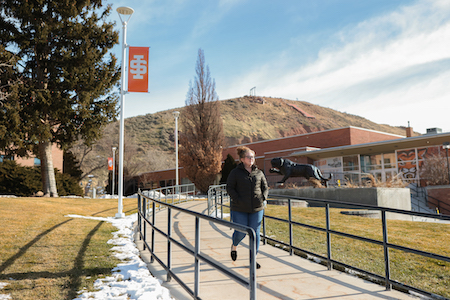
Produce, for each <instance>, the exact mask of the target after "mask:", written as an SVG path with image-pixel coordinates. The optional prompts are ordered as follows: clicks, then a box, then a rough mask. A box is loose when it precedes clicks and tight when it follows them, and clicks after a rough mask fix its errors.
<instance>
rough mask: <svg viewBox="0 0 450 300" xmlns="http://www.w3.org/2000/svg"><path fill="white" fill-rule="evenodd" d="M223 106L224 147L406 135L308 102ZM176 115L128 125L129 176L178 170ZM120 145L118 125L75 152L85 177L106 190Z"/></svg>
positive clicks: (246, 101)
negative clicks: (358, 131)
mask: <svg viewBox="0 0 450 300" xmlns="http://www.w3.org/2000/svg"><path fill="white" fill-rule="evenodd" d="M220 104H221V113H222V119H223V125H224V133H225V145H224V147H226V146H231V145H236V144H241V143H249V142H255V141H259V140H266V139H274V138H279V137H285V136H290V135H296V134H302V133H308V132H315V131H321V130H326V129H332V128H341V127H348V126H355V127H362V128H367V129H372V130H378V131H383V132H388V133H394V134H398V135H405V128H404V127H392V126H389V125H381V124H377V123H374V122H371V121H369V120H367V119H365V118H362V117H359V116H355V115H350V114H347V113H342V112H339V111H336V110H333V109H330V108H325V107H321V106H318V105H314V104H311V103H308V102H304V101H293V100H286V99H280V98H271V97H249V96H245V97H241V98H234V99H229V100H222V101H220ZM175 110H179V111H180V112H181V114H180V118H182V117H183V108H179V109H172V110H166V111H162V112H158V113H154V114H147V115H144V116H137V117H133V118H128V119H126V120H125V152H126V154H125V156H124V160H125V164H128V165H129V166H130V168H129V169H130V173H131V174H130V175H132V174H138V173H140V172H144V171H152V170H163V169H169V168H174V167H175V159H174V141H175V138H174V128H175V120H174V117H173V115H172V113H173V111H175ZM180 131H181V128H180ZM118 143H119V122H118V121H117V122H114V123H111V124H109V125H108V126H107V127H106V128H105V130H104V137H103V138H102V139H101V140H100V141H99V142H98V143H97V144H96V145H94V146H93V148H92V149H91V150H90V152H88V153H86V152H87V150H89V149H87V148H86V147H84V146H82V145H81V144H80V143H79V144H77V145H76V146H75V147H73V149H72V151H73V152H74V154H75V155H76V156H77V158H78V159H79V160H80V162H81V166H82V169H83V171H84V172H85V173H86V174H94V175H96V177H97V178H98V180H99V182H100V185H103V184H102V182H104V181H105V180H106V179H107V167H106V164H107V157H111V156H112V150H111V148H112V146H116V147H117V146H118ZM116 155H118V151H117V154H116ZM125 175H126V174H125Z"/></svg>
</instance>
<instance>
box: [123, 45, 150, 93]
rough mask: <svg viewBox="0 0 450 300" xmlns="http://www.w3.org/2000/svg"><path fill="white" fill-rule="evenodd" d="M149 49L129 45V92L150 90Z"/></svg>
mask: <svg viewBox="0 0 450 300" xmlns="http://www.w3.org/2000/svg"><path fill="white" fill-rule="evenodd" d="M148 49H149V47H128V92H141V93H147V92H148Z"/></svg>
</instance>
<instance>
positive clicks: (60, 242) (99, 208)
mask: <svg viewBox="0 0 450 300" xmlns="http://www.w3.org/2000/svg"><path fill="white" fill-rule="evenodd" d="M136 202H137V200H136V199H124V212H125V213H126V214H130V213H134V212H136V209H135V208H136V207H137V205H136ZM0 211H1V212H2V213H1V215H0V223H1V224H2V230H1V231H0V249H1V252H0V281H1V282H6V283H9V284H8V285H7V286H6V287H5V288H4V289H3V290H1V291H0V293H7V294H10V295H11V296H12V298H13V299H33V300H34V299H73V298H75V297H76V296H77V292H78V291H79V290H81V289H82V288H85V287H86V288H88V289H92V288H93V282H94V281H95V280H96V279H97V278H98V277H102V276H107V275H110V274H111V269H112V268H114V267H115V266H116V265H117V263H118V261H117V259H115V258H113V257H111V256H110V251H109V249H110V248H111V247H112V245H109V244H107V243H106V242H107V241H108V240H109V239H111V237H112V235H111V232H113V231H116V228H115V227H113V226H112V225H111V224H110V223H107V222H102V221H95V220H87V219H77V218H68V217H65V216H66V215H68V214H79V215H84V216H95V217H108V216H114V215H115V213H116V212H117V199H67V198H0Z"/></svg>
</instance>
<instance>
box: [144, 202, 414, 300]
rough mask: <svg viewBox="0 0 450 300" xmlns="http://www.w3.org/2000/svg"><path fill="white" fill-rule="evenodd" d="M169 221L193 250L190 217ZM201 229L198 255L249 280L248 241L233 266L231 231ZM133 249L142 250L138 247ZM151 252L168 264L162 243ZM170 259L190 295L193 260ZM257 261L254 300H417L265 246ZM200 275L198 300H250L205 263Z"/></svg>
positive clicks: (193, 205)
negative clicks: (199, 299) (258, 264)
mask: <svg viewBox="0 0 450 300" xmlns="http://www.w3.org/2000/svg"><path fill="white" fill-rule="evenodd" d="M206 205H207V204H206V201H192V202H188V203H184V204H181V206H182V207H184V208H187V209H190V210H194V211H197V212H202V213H204V212H205V211H206ZM166 212H167V210H162V211H160V212H158V213H157V214H156V221H155V223H156V224H164V225H163V228H164V230H165V229H166V228H167V214H166ZM172 217H173V225H172V226H173V228H172V236H173V237H174V238H175V239H176V240H178V241H180V242H181V243H182V244H184V245H186V246H188V247H191V248H192V249H193V245H194V226H195V225H194V224H195V223H194V220H195V219H194V217H193V216H190V215H187V214H182V213H179V212H176V211H173V212H172ZM200 224H201V233H200V237H201V242H200V244H201V253H202V254H204V255H208V256H209V257H210V258H212V259H214V260H216V261H217V262H218V263H219V264H222V265H223V266H226V267H228V268H230V269H231V270H232V271H233V272H236V273H237V274H240V275H242V276H243V277H244V278H248V273H249V269H248V265H249V258H248V248H247V247H246V245H248V238H245V239H244V241H243V242H244V245H243V246H239V247H238V259H237V260H236V261H235V262H233V261H232V260H231V258H230V246H231V234H232V231H231V230H230V229H229V228H225V227H221V226H220V227H219V226H216V225H214V224H210V222H206V221H204V220H200ZM147 232H150V230H148V231H147ZM149 236H150V235H149ZM156 236H159V234H157V235H156ZM136 243H137V244H138V247H139V249H140V250H142V242H141V241H137V242H136ZM155 249H156V253H157V255H158V256H161V258H162V260H163V261H164V262H165V263H167V258H166V257H167V256H166V253H167V241H166V240H163V239H162V238H157V241H156V244H155ZM172 255H173V258H172V269H173V271H174V272H176V274H177V276H179V277H180V278H182V279H183V280H185V282H186V283H187V284H188V286H189V287H190V288H191V289H192V290H193V289H194V273H193V272H194V258H193V257H192V256H191V255H189V254H187V253H186V252H185V251H183V250H181V249H180V248H179V247H177V246H173V247H172ZM141 256H142V257H143V259H144V261H145V262H147V265H148V267H149V270H150V272H151V273H152V274H153V276H155V277H156V278H158V279H160V280H162V281H163V282H164V283H163V286H165V287H167V288H168V289H169V290H170V292H171V295H172V296H173V297H174V298H175V299H177V300H184V299H192V298H191V297H190V296H189V294H188V293H187V292H185V290H184V289H183V288H182V287H181V286H180V285H179V284H178V283H177V282H176V281H175V280H173V279H172V280H171V281H169V282H167V281H166V272H165V271H164V269H163V268H162V267H161V266H160V265H159V264H158V263H157V262H156V261H155V262H154V263H152V264H150V263H148V262H149V258H150V255H149V254H148V252H146V251H144V252H143V251H141ZM257 261H258V262H259V263H260V264H261V269H259V270H257V283H258V291H257V299H352V300H353V299H355V300H356V299H358V300H359V299H410V300H411V299H417V298H415V297H412V296H410V295H408V294H405V293H402V292H399V291H395V290H391V291H386V290H385V288H384V287H383V286H380V285H377V284H374V283H371V282H368V281H365V280H363V279H360V278H357V277H355V276H351V275H348V274H346V273H342V272H339V271H336V270H328V269H327V268H326V267H325V266H323V265H320V264H318V263H314V262H311V261H309V260H307V259H303V258H301V257H298V256H294V255H293V256H291V255H289V253H288V252H286V251H284V250H281V249H278V248H275V247H272V246H270V245H261V246H260V251H259V254H258V257H257ZM200 270H201V272H200V292H199V297H200V298H201V299H249V291H248V290H247V289H246V288H245V287H244V286H242V285H240V284H238V283H236V282H235V281H233V280H231V279H228V278H227V277H226V276H225V275H223V274H222V273H220V272H219V271H216V270H214V269H213V268H211V267H210V266H208V265H206V264H204V263H201V266H200Z"/></svg>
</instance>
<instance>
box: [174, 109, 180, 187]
mask: <svg viewBox="0 0 450 300" xmlns="http://www.w3.org/2000/svg"><path fill="white" fill-rule="evenodd" d="M173 116H174V117H175V189H176V193H177V194H178V184H179V182H178V117H179V116H180V112H179V111H174V112H173Z"/></svg>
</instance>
